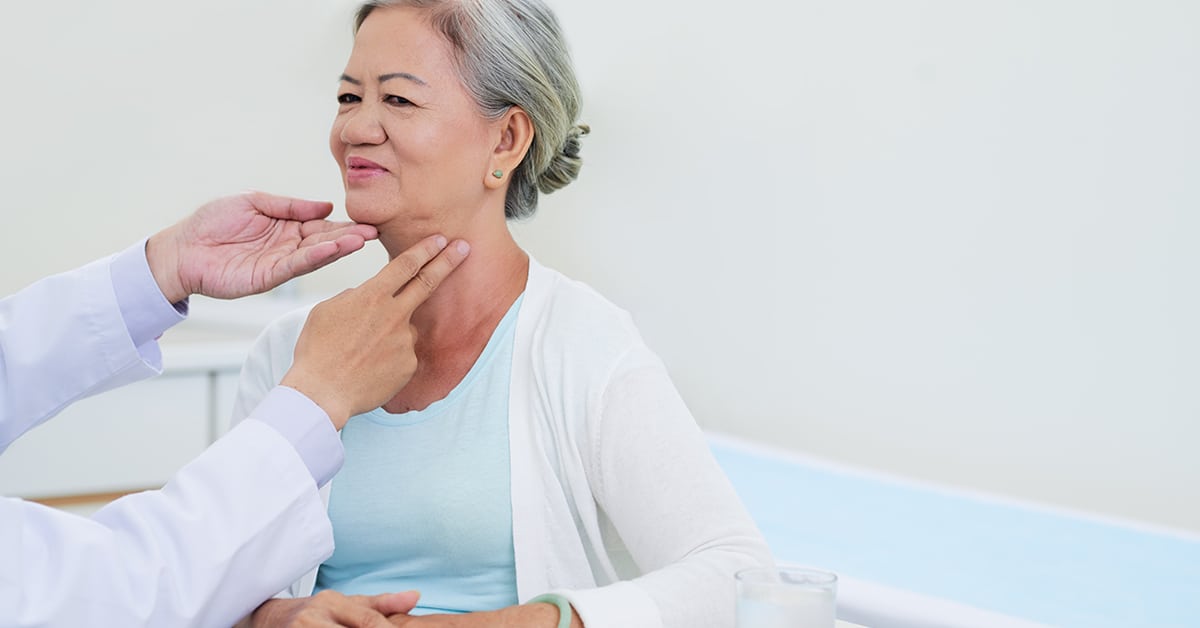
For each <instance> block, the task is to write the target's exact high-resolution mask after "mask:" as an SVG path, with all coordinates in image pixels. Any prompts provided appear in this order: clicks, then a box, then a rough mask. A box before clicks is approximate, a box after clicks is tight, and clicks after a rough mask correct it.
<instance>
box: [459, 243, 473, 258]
mask: <svg viewBox="0 0 1200 628" xmlns="http://www.w3.org/2000/svg"><path fill="white" fill-rule="evenodd" d="M458 252H459V253H462V254H463V255H466V254H467V253H470V252H471V245H470V244H467V241H466V240H459V241H458Z"/></svg>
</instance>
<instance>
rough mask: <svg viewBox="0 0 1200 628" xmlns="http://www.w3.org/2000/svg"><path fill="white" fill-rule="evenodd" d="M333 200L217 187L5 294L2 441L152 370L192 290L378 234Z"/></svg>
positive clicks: (236, 286) (286, 265)
mask: <svg viewBox="0 0 1200 628" xmlns="http://www.w3.org/2000/svg"><path fill="white" fill-rule="evenodd" d="M331 209H332V206H331V205H330V204H329V203H322V202H315V201H304V200H299V199H290V198H284V197H279V196H272V195H269V194H264V193H247V194H242V195H238V196H232V197H227V198H222V199H218V200H215V201H213V202H211V203H209V204H207V205H205V206H204V207H201V208H200V209H199V210H197V211H196V212H195V213H193V214H192V215H190V216H188V217H187V218H185V219H184V220H183V221H181V222H179V223H178V224H175V225H173V226H171V227H169V228H167V229H164V230H163V231H161V232H159V233H157V234H155V235H154V236H152V237H150V238H149V240H148V241H146V242H142V243H139V244H137V245H135V246H133V247H130V248H129V249H127V250H126V251H124V252H122V253H120V254H118V255H115V256H113V257H111V258H107V259H103V260H99V261H97V262H93V263H91V264H89V265H87V266H84V267H82V268H80V269H77V270H74V271H71V272H66V273H62V274H60V275H55V276H53V277H49V278H47V279H43V280H41V281H39V282H37V283H35V284H33V285H31V286H29V287H28V288H25V289H24V290H22V291H21V292H19V293H17V294H15V295H13V296H11V297H8V298H5V299H2V300H0V452H2V451H3V450H4V449H5V448H7V447H8V445H9V444H11V443H12V441H14V440H15V439H16V438H18V437H19V436H20V435H21V434H23V433H25V432H26V431H28V430H29V429H30V428H32V427H34V426H36V425H38V424H40V423H42V422H43V421H45V420H47V419H49V418H50V417H52V416H54V415H55V414H57V413H58V412H60V411H61V410H62V409H63V408H64V407H66V406H67V405H69V404H71V403H72V402H74V401H77V400H79V399H82V398H84V397H88V396H91V395H94V394H97V393H99V392H103V391H105V390H109V389H111V388H115V387H117V386H120V385H123V384H127V383H130V382H133V381H137V380H140V379H144V378H147V377H150V376H152V375H155V374H157V373H158V372H159V371H160V370H161V357H160V354H159V351H158V346H157V343H156V339H157V338H158V336H160V335H161V334H162V333H163V332H164V331H166V330H167V329H168V328H169V327H171V326H172V325H174V324H175V323H178V322H179V321H180V320H183V318H184V315H185V313H186V310H187V303H186V298H187V297H188V296H189V295H191V294H204V295H208V296H214V297H220V298H233V297H238V296H245V295H248V294H253V293H256V292H262V291H264V290H268V289H270V288H273V287H275V286H277V285H279V284H281V283H283V282H284V281H287V280H288V279H291V278H292V277H295V276H297V275H301V274H304V273H306V272H309V271H312V270H314V269H316V268H319V267H321V266H323V265H325V264H328V263H329V262H332V261H334V260H336V259H338V258H340V257H342V256H344V255H347V254H349V253H352V252H354V251H356V250H358V249H360V248H362V246H363V244H364V242H365V241H366V240H369V239H373V238H375V237H376V232H375V228H374V227H371V226H367V225H356V224H353V223H335V222H329V221H326V220H324V218H325V217H326V216H328V215H329V212H330V210H331ZM173 304H174V305H173Z"/></svg>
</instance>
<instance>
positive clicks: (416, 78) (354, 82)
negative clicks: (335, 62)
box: [338, 72, 429, 87]
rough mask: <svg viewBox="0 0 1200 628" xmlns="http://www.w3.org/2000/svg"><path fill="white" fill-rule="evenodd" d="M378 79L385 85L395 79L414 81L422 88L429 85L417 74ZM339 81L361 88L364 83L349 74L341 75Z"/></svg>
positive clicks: (391, 74)
mask: <svg viewBox="0 0 1200 628" xmlns="http://www.w3.org/2000/svg"><path fill="white" fill-rule="evenodd" d="M378 78H379V82H380V83H385V82H387V81H390V80H393V79H404V80H407V81H412V82H413V83H416V84H417V85H420V86H422V87H426V86H428V85H429V84H428V83H426V82H425V81H423V80H421V78H420V77H419V76H416V75H415V74H409V73H408V72H392V73H389V74H380V75H379V77H378ZM338 80H339V81H344V82H346V83H349V84H351V85H358V86H360V87H361V86H362V81H360V80H358V79H356V78H354V77H352V76H350V75H349V74H343V75H341V76H340V77H339V78H338Z"/></svg>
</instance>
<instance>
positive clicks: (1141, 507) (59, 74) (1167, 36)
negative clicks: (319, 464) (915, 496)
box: [0, 0, 1200, 531]
mask: <svg viewBox="0 0 1200 628" xmlns="http://www.w3.org/2000/svg"><path fill="white" fill-rule="evenodd" d="M550 1H551V4H552V6H553V7H555V9H556V10H557V11H558V13H559V16H560V19H561V21H562V23H563V26H564V28H565V30H566V32H567V35H568V37H569V39H570V41H571V44H572V48H573V50H574V53H575V60H576V64H577V69H578V72H579V76H580V80H581V83H582V86H583V91H584V98H585V111H584V116H583V121H584V122H586V123H588V124H590V125H591V127H592V130H593V133H592V135H591V136H589V137H588V138H586V140H585V144H584V151H583V155H584V156H585V160H586V161H585V167H584V170H583V173H582V175H581V177H580V179H579V181H577V182H576V183H575V184H573V185H571V186H570V187H568V188H567V189H565V190H563V191H561V192H558V193H556V194H554V195H551V196H547V197H543V199H542V204H541V210H540V212H539V214H538V215H537V216H536V217H535V218H534V219H533V220H531V221H529V222H527V223H524V224H520V225H515V226H514V230H515V231H516V232H517V234H518V237H519V239H520V240H521V242H522V243H523V244H524V245H525V246H526V247H527V248H528V250H529V251H530V252H531V253H532V254H533V255H534V256H535V257H537V258H538V259H539V260H540V261H541V262H543V263H544V264H547V265H549V266H552V267H555V268H557V269H559V270H561V271H563V272H565V273H566V274H568V275H571V276H573V277H575V278H578V279H581V280H584V281H586V282H588V283H590V284H591V285H593V286H594V287H596V288H597V289H598V290H600V291H601V292H602V293H604V294H605V295H607V296H608V297H609V298H610V299H611V300H613V301H614V302H616V303H617V304H618V305H620V306H622V307H624V308H626V309H628V310H630V311H631V312H632V313H633V315H634V318H635V320H636V321H637V322H638V324H639V325H640V327H641V329H642V331H643V333H644V335H645V336H646V339H647V341H648V342H649V344H650V345H651V347H653V348H654V349H656V350H657V351H658V352H660V353H661V355H662V356H663V357H664V359H665V360H666V362H667V364H668V366H669V367H670V369H671V372H672V374H673V376H674V377H675V379H676V382H677V384H678V386H679V387H680V389H681V391H682V393H683V396H684V397H685V399H687V401H688V402H689V405H690V406H691V408H692V410H693V412H694V413H695V415H696V417H697V419H698V420H699V422H700V423H701V424H702V425H703V426H704V427H705V428H707V429H709V430H712V431H714V432H720V433H725V434H730V435H734V436H738V437H741V438H745V439H749V440H753V441H757V442H762V443H766V444H770V445H772V446H775V447H780V448H784V449H787V450H792V451H797V452H803V453H805V454H811V455H813V456H817V457H820V458H824V459H827V460H830V461H834V462H838V463H845V464H850V465H854V466H858V467H866V468H870V469H875V470H880V471H884V472H888V473H893V474H897V475H901V476H904V477H908V478H914V479H917V480H924V481H931V482H934V483H938V484H942V485H950V486H956V487H962V488H967V489H972V490H981V491H985V492H989V493H997V494H1001V495H1005V496H1010V497H1014V498H1018V499H1021V500H1031V501H1034V502H1038V503H1043V504H1049V505H1052V506H1056V507H1065V508H1070V509H1077V510H1083V511H1087V512H1091V513H1098V514H1101V515H1105V516H1112V517H1117V518H1121V519H1131V520H1136V521H1139V522H1145V523H1148V524H1153V525H1158V526H1166V527H1171V528H1176V529H1183V530H1191V531H1200V455H1198V454H1197V452H1198V451H1200V330H1198V323H1197V321H1200V293H1198V290H1197V287H1198V286H1197V280H1198V275H1200V272H1198V271H1200V116H1197V114H1196V112H1197V111H1200V32H1198V29H1200V27H1198V25H1200V4H1197V3H1194V2H1190V1H1186V0H1180V1H1176V2H1172V1H1168V0H1150V1H1146V2H1136V3H1134V2H1120V1H1116V0H1093V1H1086V2H1085V1H1082V0H1062V1H1054V2H1033V1H1014V2H1004V3H975V2H970V3H964V2H957V1H951V0H943V1H908V2H887V1H883V0H851V1H841V2H831V1H822V0H818V1H811V2H807V1H806V2H799V3H784V2H778V3H751V4H734V3H716V2H712V1H711V0H656V1H655V2H624V3H615V4H614V3H597V2H586V1H583V0H550ZM352 8H353V3H349V2H344V1H336V2H331V1H318V0H287V1H284V0H258V1H256V2H250V3H247V2H241V1H238V0H207V1H206V2H174V1H167V2H164V1H162V0H155V1H153V2H152V1H150V0H126V1H123V2H119V3H100V2H88V1H84V0H59V1H57V2H52V3H50V2H38V3H35V2H6V3H3V5H0V71H2V72H3V76H4V77H5V81H6V85H7V87H6V88H5V90H4V98H3V104H0V137H3V138H4V140H3V141H4V149H3V151H0V191H2V193H3V195H4V197H3V201H2V203H0V206H2V208H3V209H2V211H3V217H4V220H3V226H2V227H0V247H2V249H3V251H4V254H3V267H2V270H0V294H9V293H12V292H14V291H16V290H18V289H20V288H21V287H22V286H24V285H27V284H28V283H30V282H32V281H34V280H36V279H38V278H40V277H42V276H44V275H46V274H50V273H53V272H57V271H62V270H66V269H69V268H72V267H74V266H77V265H79V264H82V263H84V262H87V261H89V260H91V259H94V258H97V257H100V256H103V255H106V254H109V253H112V252H114V251H117V250H119V249H121V248H124V247H126V246H128V245H130V244H132V243H134V242H136V241H137V240H139V239H140V238H142V237H144V236H146V235H149V234H150V233H152V232H153V231H155V230H157V229H159V228H161V227H163V226H166V225H168V224H170V223H171V222H173V221H175V220H177V219H178V218H180V217H181V216H183V215H185V214H186V213H188V212H190V211H191V210H192V209H194V208H195V207H196V206H198V205H199V204H201V203H202V202H204V201H205V200H207V199H209V198H212V197H215V196H220V195H225V194H228V193H232V192H236V191H238V190H241V189H245V188H258V189H264V190H269V191H272V192H277V193H282V194H291V195H298V196H306V197H313V198H320V199H328V200H333V201H335V202H338V203H340V200H341V196H342V194H341V184H340V179H339V175H338V170H337V167H336V165H335V164H334V162H333V160H332V158H331V157H329V155H328V149H327V140H326V138H327V132H328V127H329V124H330V122H331V120H332V116H333V113H334V109H335V89H336V78H337V76H338V74H339V73H340V72H341V69H342V65H343V64H344V62H345V60H346V57H347V55H348V52H349V46H350V40H351V38H350V24H351V17H350V16H351V12H352ZM338 211H339V212H340V209H339V210H338ZM384 260H385V256H384V254H383V251H382V249H381V248H380V247H378V246H372V248H371V250H370V251H368V252H365V253H361V254H359V255H356V256H354V257H353V258H351V259H347V260H344V261H342V262H339V263H338V264H337V265H335V266H333V267H330V268H328V269H325V270H323V271H320V272H319V273H317V274H315V275H313V276H310V277H307V278H305V279H303V280H300V281H298V282H297V283H296V284H295V285H294V286H292V287H289V288H287V289H285V290H284V294H283V295H281V296H276V297H272V298H277V299H280V300H281V302H286V303H289V304H291V303H293V302H294V301H297V300H301V301H302V300H306V299H307V300H315V299H318V298H320V297H321V296H323V295H326V294H329V293H332V292H336V291H339V290H341V289H343V288H345V287H348V286H350V285H353V284H356V283H358V282H359V281H361V280H362V279H363V278H365V277H367V276H369V275H370V274H371V273H373V272H374V270H375V269H377V268H378V267H379V266H380V265H381V264H382V263H383V261H384ZM210 305H211V306H212V307H219V306H217V305H215V304H209V303H207V302H204V301H199V302H197V303H195V304H194V307H193V309H194V311H195V315H196V316H201V317H202V316H203V315H204V313H203V312H204V309H205V308H207V307H210ZM226 311H228V310H226ZM230 316H233V317H235V318H236V317H237V316H239V315H238V314H236V312H235V313H234V314H230ZM248 318H249V319H252V318H253V317H248ZM169 357H170V355H168V358H169ZM168 366H170V364H168ZM111 411H112V412H115V413H118V414H119V413H120V408H119V407H117V408H114V409H113V410H111ZM160 420H161V419H160ZM101 437H102V435H101ZM87 445H88V446H89V447H100V448H102V447H104V446H105V445H104V443H103V442H96V441H92V442H90V443H88V444H87ZM145 445H146V446H147V448H152V447H153V444H152V443H145ZM69 462H70V461H69V460H68V461H67V464H69ZM10 494H11V493H10Z"/></svg>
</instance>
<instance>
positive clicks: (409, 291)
mask: <svg viewBox="0 0 1200 628" xmlns="http://www.w3.org/2000/svg"><path fill="white" fill-rule="evenodd" d="M418 246H420V245H418ZM409 251H412V249H409ZM409 251H406V252H404V255H407V253H408V252H409ZM469 253H470V245H468V244H467V243H466V241H464V240H455V241H452V243H450V244H449V245H448V246H445V247H443V249H442V251H440V252H438V253H437V256H436V257H433V258H432V259H431V261H428V262H427V263H425V264H424V265H421V267H420V268H416V269H415V271H414V270H413V265H412V263H410V261H406V259H404V255H402V256H400V257H397V258H396V259H392V261H391V262H390V263H389V264H388V265H386V267H384V269H383V270H382V271H379V274H378V275H376V276H374V277H372V279H371V281H378V283H379V285H382V287H384V288H385V289H388V291H389V294H391V297H394V299H392V300H394V301H395V304H396V305H397V306H398V309H400V310H401V311H406V312H413V311H415V310H416V309H418V307H419V306H420V305H421V304H422V303H425V300H426V299H428V298H430V295H431V294H433V291H436V289H437V288H438V286H440V285H442V282H443V281H444V280H445V279H446V277H448V276H450V274H451V273H454V271H455V269H457V268H458V265H460V264H462V262H463V261H464V259H467V256H468V255H469Z"/></svg>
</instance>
